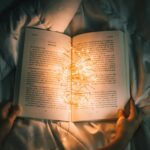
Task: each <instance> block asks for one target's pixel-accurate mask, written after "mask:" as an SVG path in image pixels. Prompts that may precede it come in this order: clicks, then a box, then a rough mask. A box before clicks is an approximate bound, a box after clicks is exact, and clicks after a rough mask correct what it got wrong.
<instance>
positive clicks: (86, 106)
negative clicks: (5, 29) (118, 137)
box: [15, 28, 129, 121]
mask: <svg viewBox="0 0 150 150" xmlns="http://www.w3.org/2000/svg"><path fill="white" fill-rule="evenodd" d="M126 37H127V36H126V34H125V33H123V32H121V31H103V32H91V33H85V34H81V35H77V36H75V37H73V38H71V37H69V36H67V35H64V34H61V33H57V32H52V31H46V30H40V29H33V28H27V29H26V34H25V43H24V50H23V55H22V63H21V64H19V65H20V66H21V67H20V70H19V73H18V74H17V84H18V85H17V86H16V87H17V88H16V90H15V100H16V103H18V104H20V105H21V106H22V108H23V112H22V114H21V116H23V117H31V118H40V119H52V120H63V121H88V120H98V119H110V118H115V117H116V114H117V110H118V108H123V107H124V106H125V104H126V103H127V101H128V99H129V58H128V43H127V38H126Z"/></svg>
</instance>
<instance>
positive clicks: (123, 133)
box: [99, 99, 142, 150]
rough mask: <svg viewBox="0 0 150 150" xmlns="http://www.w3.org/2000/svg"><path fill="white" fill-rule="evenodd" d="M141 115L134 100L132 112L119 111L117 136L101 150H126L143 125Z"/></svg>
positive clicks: (131, 101)
mask: <svg viewBox="0 0 150 150" xmlns="http://www.w3.org/2000/svg"><path fill="white" fill-rule="evenodd" d="M141 121H142V119H141V114H138V113H137V110H136V108H135V104H134V101H133V99H131V100H130V112H129V115H128V116H126V114H125V112H124V110H119V111H118V120H117V123H116V136H115V138H114V140H113V141H112V142H111V143H109V144H108V145H106V146H105V147H103V148H100V149H99V150H124V149H125V148H126V146H127V145H128V143H129V141H130V140H131V138H132V136H133V135H134V133H135V131H136V130H137V129H138V127H139V125H140V123H141Z"/></svg>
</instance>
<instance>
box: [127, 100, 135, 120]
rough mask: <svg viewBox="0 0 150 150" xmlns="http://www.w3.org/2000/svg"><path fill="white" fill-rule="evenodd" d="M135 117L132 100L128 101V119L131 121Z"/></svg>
mask: <svg viewBox="0 0 150 150" xmlns="http://www.w3.org/2000/svg"><path fill="white" fill-rule="evenodd" d="M135 117H136V108H135V104H134V100H133V99H130V114H129V117H128V119H129V120H132V119H134V118H135Z"/></svg>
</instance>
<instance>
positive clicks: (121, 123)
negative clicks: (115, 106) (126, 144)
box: [116, 98, 142, 140]
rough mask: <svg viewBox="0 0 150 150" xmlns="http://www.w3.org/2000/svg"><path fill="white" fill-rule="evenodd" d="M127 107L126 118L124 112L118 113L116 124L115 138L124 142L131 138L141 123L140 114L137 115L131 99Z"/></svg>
mask: <svg viewBox="0 0 150 150" xmlns="http://www.w3.org/2000/svg"><path fill="white" fill-rule="evenodd" d="M129 105H130V108H129V115H128V116H126V114H125V111H124V110H119V111H118V120H117V124H116V137H117V138H123V139H126V140H130V139H131V138H132V136H133V134H134V133H135V131H136V130H137V129H138V127H139V125H140V123H141V121H142V119H141V118H142V117H141V113H139V114H138V112H137V110H136V107H135V104H134V101H133V99H132V98H131V99H130V104H129Z"/></svg>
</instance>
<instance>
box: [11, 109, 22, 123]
mask: <svg viewBox="0 0 150 150" xmlns="http://www.w3.org/2000/svg"><path fill="white" fill-rule="evenodd" d="M20 112H21V109H20V107H19V106H13V108H12V111H11V112H10V114H9V116H8V119H9V121H10V123H11V124H13V123H14V121H15V119H16V117H17V116H18V115H19V114H20Z"/></svg>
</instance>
